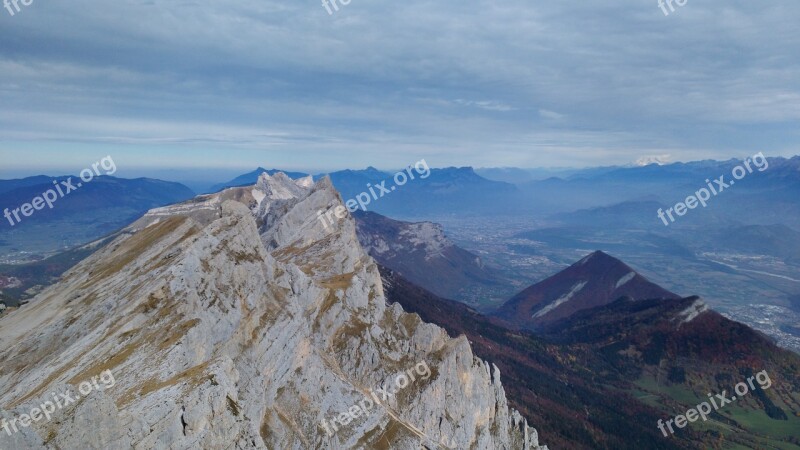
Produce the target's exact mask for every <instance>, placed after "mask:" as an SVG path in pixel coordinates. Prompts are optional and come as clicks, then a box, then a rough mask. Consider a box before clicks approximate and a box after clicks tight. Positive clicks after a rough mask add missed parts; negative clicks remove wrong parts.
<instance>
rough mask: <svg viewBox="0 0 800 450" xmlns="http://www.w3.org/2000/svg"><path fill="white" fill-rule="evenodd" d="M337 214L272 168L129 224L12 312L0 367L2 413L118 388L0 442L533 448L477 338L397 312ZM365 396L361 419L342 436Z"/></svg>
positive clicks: (322, 194) (4, 329)
mask: <svg viewBox="0 0 800 450" xmlns="http://www.w3.org/2000/svg"><path fill="white" fill-rule="evenodd" d="M259 198H260V200H259ZM341 206H343V205H342V203H341V197H340V196H339V194H338V193H337V192H336V191H335V190H334V189H332V186H331V185H330V180H329V179H327V178H323V179H322V180H320V181H319V182H318V183H317V184H316V185H315V186H313V187H311V188H308V189H303V188H301V187H300V186H298V183H295V182H294V181H293V180H291V179H290V178H289V177H287V176H286V175H285V174H281V173H276V174H274V175H269V174H263V175H261V174H260V175H259V177H258V180H257V182H256V184H255V185H252V184H251V185H249V186H243V187H237V188H231V189H225V190H223V191H221V192H218V193H216V194H211V195H205V196H200V197H197V198H195V199H193V200H190V201H188V202H184V203H182V204H178V205H172V206H169V207H166V208H161V209H158V210H151V211H150V212H149V213H148V214H147V215H146V216H145V217H143V218H142V219H140V220H139V221H137V222H136V223H134V224H133V225H132V226H130V227H128V228H126V229H124V230H123V231H122V232H120V234H119V236H118V237H117V238H115V239H114V241H113V242H112V243H110V244H108V245H107V246H105V247H103V248H101V249H99V250H98V251H97V252H95V253H94V254H92V255H91V256H89V257H88V258H87V259H85V260H84V261H83V262H81V263H80V264H79V265H78V266H75V268H73V269H72V270H71V271H69V272H68V273H66V274H65V275H64V277H63V278H62V280H61V281H60V282H59V283H58V284H56V285H55V286H52V288H50V289H48V290H47V291H45V292H44V293H43V294H42V295H40V296H39V297H37V298H36V299H35V301H34V302H33V303H35V307H30V308H23V309H20V310H18V311H15V312H14V316H3V317H2V318H0V321H2V322H0V323H1V324H2V326H0V341H1V342H3V343H4V345H3V346H2V347H0V359H2V361H3V364H4V365H6V364H7V365H8V366H7V367H14V370H12V371H8V372H7V373H4V375H3V377H2V380H0V381H1V382H2V385H1V386H0V387H2V389H0V404H2V405H4V408H5V407H6V406H5V405H13V407H14V412H17V413H18V412H21V411H31V410H33V409H34V408H35V407H36V406H37V405H41V404H42V402H43V401H44V400H46V398H44V397H42V396H43V395H48V396H49V394H47V393H50V392H68V391H69V390H70V389H68V386H67V385H73V386H75V385H77V384H78V383H81V382H83V383H82V385H83V384H89V383H88V380H90V379H91V380H93V381H94V380H95V379H96V378H97V375H98V374H99V373H100V372H101V371H103V370H106V371H107V372H108V374H109V375H111V374H112V373H113V377H114V380H115V381H114V384H115V385H114V386H113V389H108V390H107V391H105V390H102V391H99V392H93V393H92V394H91V395H92V396H91V397H86V398H85V399H84V398H81V401H82V403H79V404H78V405H76V406H75V407H73V408H71V409H64V410H59V412H58V413H57V414H58V415H57V416H56V418H57V420H53V421H52V423H50V424H49V425H47V426H44V425H42V426H37V425H35V424H32V426H31V427H30V428H26V429H25V431H24V432H21V433H19V434H18V435H15V436H14V437H13V438H12V439H14V441H12V442H9V441H8V440H6V439H5V433H0V446H2V447H3V448H8V447H11V448H41V447H43V446H45V445H44V444H42V443H43V442H46V443H48V444H47V445H50V446H52V447H58V448H86V447H87V446H89V447H96V448H153V447H170V448H194V447H198V446H199V445H200V444H202V446H204V447H208V448H227V447H237V448H357V447H365V448H385V447H386V446H388V445H389V443H391V445H392V446H396V447H398V448H420V447H421V446H425V447H428V448H432V447H433V446H437V447H438V445H436V444H435V443H436V442H440V440H441V439H443V438H445V439H446V440H447V442H448V443H450V445H449V446H450V447H452V448H469V447H471V446H475V445H476V444H475V443H478V444H477V445H479V446H481V447H482V448H514V449H521V450H539V449H540V446H539V444H538V434H537V432H536V430H534V429H533V428H531V427H529V426H528V424H527V422H526V420H525V419H524V418H522V417H521V416H520V415H519V413H517V412H516V411H514V410H513V409H512V408H510V407H509V406H508V401H507V400H506V397H505V393H504V392H505V391H504V389H503V386H502V384H501V382H500V379H499V373H498V371H497V370H496V369H495V370H491V369H492V367H493V366H491V365H490V364H489V363H486V362H484V361H482V360H480V359H478V358H476V357H474V355H473V353H472V350H471V347H470V344H469V342H468V341H467V339H466V338H463V337H462V338H459V339H451V338H450V337H449V336H448V335H447V333H446V332H445V330H443V329H442V328H440V327H438V326H435V325H431V324H427V323H424V322H422V321H421V320H420V318H419V316H416V315H412V314H408V313H406V312H404V311H403V309H402V308H401V307H400V306H399V305H393V306H391V307H389V306H387V302H386V298H385V294H384V288H383V285H382V282H381V277H380V273H379V271H378V267H377V265H376V263H375V261H374V260H373V259H372V258H370V257H368V256H367V255H366V253H365V252H364V250H363V248H362V247H361V246H360V245H359V243H358V240H357V238H356V230H355V223H354V220H353V218H352V216H350V215H349V214H344V215H343V216H342V215H341V214H339V216H337V217H336V218H335V219H334V221H333V222H332V223H323V221H321V220H319V216H318V213H320V212H328V211H330V210H331V208H334V209H338V208H339V207H341ZM9 317H13V318H12V319H11V320H14V321H15V322H13V323H9V322H8V320H9ZM65 319H68V320H65ZM8 325H11V326H8ZM24 346H26V350H25V351H24V352H19V351H17V350H16V349H19V348H21V347H24ZM65 357H68V359H67V361H68V363H64V362H63V361H64V360H65ZM4 367H5V366H4ZM423 368H424V369H425V370H424V371H423ZM412 371H413V373H415V374H416V375H417V378H414V375H413V373H412ZM103 373H106V372H103ZM92 376H95V378H90V377H92ZM409 377H410V379H409ZM403 381H405V385H403ZM95 385H96V381H95ZM374 386H379V387H384V388H388V389H389V391H388V392H390V393H391V394H392V397H391V398H389V399H388V400H389V401H388V402H382V401H378V397H377V393H374V392H373V393H372V395H373V398H374V399H375V400H376V401H375V402H374V403H373V402H372V401H370V407H369V408H367V407H366V406H364V405H365V403H364V402H365V400H364V399H365V398H368V397H367V394H366V390H367V389H368V388H370V387H374ZM107 387H110V386H107ZM395 388H401V389H403V390H402V394H401V395H397V396H396V397H395V396H394V393H395V392H397V389H395ZM71 390H72V391H73V392H74V389H71ZM81 392H82V393H83V388H82V389H81ZM383 398H384V400H386V399H387V397H385V396H384V397H383ZM84 402H90V403H84ZM359 402H360V403H361V407H362V409H363V410H364V411H365V415H364V416H359V415H357V414H355V415H354V418H353V419H352V425H351V426H342V427H341V428H338V427H337V426H336V425H335V424H336V422H335V420H336V419H337V418H338V417H341V415H342V413H343V412H345V411H348V410H351V411H352V406H353V405H357V404H359ZM367 410H368V411H369V413H368V414H367V413H366V411H367ZM11 414H12V412H11V411H6V410H4V409H3V408H0V417H4V418H8V417H11ZM338 420H341V421H342V422H339V424H340V425H348V424H350V423H351V419H348V420H347V421H346V422H344V419H338ZM74 423H79V424H81V423H101V424H102V425H103V426H102V427H95V428H85V429H81V428H75V427H71V426H70V424H74ZM329 427H330V428H332V429H333V430H335V431H336V433H331V431H330V429H329Z"/></svg>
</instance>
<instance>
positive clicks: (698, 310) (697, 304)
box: [678, 299, 708, 323]
mask: <svg viewBox="0 0 800 450" xmlns="http://www.w3.org/2000/svg"><path fill="white" fill-rule="evenodd" d="M706 311H708V305H706V302H704V301H703V300H701V299H697V300H695V301H694V303H692V304H691V305H689V307H688V308H686V309H684V310H683V311H681V312H679V313H678V318H682V319H683V320H681V323H689V322H691V321H692V320H694V319H695V318H696V317H697V316H699V315H700V314H702V313H704V312H706Z"/></svg>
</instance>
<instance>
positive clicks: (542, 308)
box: [495, 251, 679, 329]
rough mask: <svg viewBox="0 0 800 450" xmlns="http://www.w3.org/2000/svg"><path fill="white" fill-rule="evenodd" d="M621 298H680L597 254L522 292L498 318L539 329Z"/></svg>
mask: <svg viewBox="0 0 800 450" xmlns="http://www.w3.org/2000/svg"><path fill="white" fill-rule="evenodd" d="M622 296H628V297H631V298H634V299H637V300H639V299H653V298H660V299H675V298H679V297H678V296H677V295H676V294H673V293H672V292H669V291H667V290H665V289H663V288H661V287H660V286H658V285H656V284H654V283H651V282H650V281H648V280H647V279H646V278H644V277H643V276H641V275H639V274H638V273H636V271H634V270H633V269H631V268H630V267H629V266H628V265H626V264H625V263H623V262H622V261H620V260H618V259H616V258H614V257H612V256H609V255H607V254H605V253H603V252H601V251H597V252H594V253H592V254H590V255H588V256H586V257H584V258H583V259H581V260H580V261H578V262H577V263H575V264H573V265H571V266H570V267H568V268H566V269H564V270H563V271H561V272H559V273H557V274H555V275H553V276H551V277H550V278H547V279H546V280H544V281H541V282H539V283H536V284H534V285H533V286H530V287H529V288H527V289H525V290H523V291H522V292H520V293H519V294H517V295H515V296H514V297H512V298H511V299H510V300H508V301H507V302H506V303H505V304H504V305H503V306H501V307H500V308H499V309H498V310H497V312H496V313H495V314H496V316H497V317H499V318H501V319H503V320H506V321H508V322H509V323H511V324H513V325H514V326H517V327H520V328H528V329H536V328H539V327H542V326H543V325H546V324H550V323H552V322H554V321H557V320H559V319H563V318H565V317H569V316H570V315H572V314H575V313H576V312H578V311H581V310H584V309H588V308H592V307H596V306H601V305H605V304H608V303H611V302H613V301H614V300H616V299H618V298H620V297H622Z"/></svg>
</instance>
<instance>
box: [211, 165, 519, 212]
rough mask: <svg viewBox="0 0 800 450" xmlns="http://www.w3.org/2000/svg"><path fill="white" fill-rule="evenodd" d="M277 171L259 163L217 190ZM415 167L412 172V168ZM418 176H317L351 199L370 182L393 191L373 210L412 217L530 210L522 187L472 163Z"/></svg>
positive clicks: (354, 172) (372, 172) (382, 173)
mask: <svg viewBox="0 0 800 450" xmlns="http://www.w3.org/2000/svg"><path fill="white" fill-rule="evenodd" d="M277 171H278V170H276V169H272V170H265V169H262V168H259V169H257V170H255V171H253V172H249V173H247V174H243V175H241V176H239V177H237V178H235V179H233V180H231V181H228V182H226V183H222V184H219V185H217V186H215V187H214V188H213V190H214V191H216V190H219V189H222V188H224V187H230V186H246V185H252V184H255V182H256V179H257V178H258V176H259V174H260V173H263V172H267V173H269V174H271V175H273V174H275V173H276V172H277ZM412 172H413V171H412ZM286 174H287V175H289V176H290V177H291V178H299V177H304V176H306V174H303V173H297V172H286ZM414 174H415V176H414V179H413V180H408V181H406V182H405V183H404V184H403V185H402V186H395V182H394V181H393V177H394V175H395V172H385V171H381V170H378V169H376V168H374V167H368V168H366V169H363V170H341V171H337V172H331V173H329V174H317V175H314V179H319V178H321V177H322V176H325V175H327V176H329V177H330V179H331V181H332V182H333V185H334V186H335V187H336V189H337V190H338V191H339V193H340V194H341V195H342V198H343V199H344V200H345V201H347V200H349V199H354V198H356V196H358V195H359V194H362V193H367V194H369V192H370V187H372V188H373V190H374V191H375V192H376V193H378V192H380V191H377V190H375V189H376V188H375V186H378V185H381V183H382V182H385V184H384V186H385V187H386V188H387V189H389V188H390V187H392V186H394V187H396V189H395V190H391V192H390V193H387V194H384V195H382V196H380V197H378V198H377V199H375V198H374V196H373V197H372V198H371V201H370V204H369V205H368V206H367V210H368V211H375V212H378V213H380V214H383V215H388V216H392V217H398V218H413V217H419V216H422V215H427V214H463V215H480V214H495V213H501V214H518V213H519V212H520V211H521V210H525V209H526V207H525V203H524V202H523V201H522V198H521V197H520V195H521V192H520V191H519V190H518V189H517V188H516V187H515V186H514V185H513V184H510V183H504V182H499V181H491V180H487V179H486V178H483V177H481V176H480V175H478V174H477V173H475V171H474V170H473V169H472V168H471V167H448V168H443V169H430V173H429V174H427V175H423V176H425V178H422V177H421V176H420V175H419V174H417V173H416V172H414Z"/></svg>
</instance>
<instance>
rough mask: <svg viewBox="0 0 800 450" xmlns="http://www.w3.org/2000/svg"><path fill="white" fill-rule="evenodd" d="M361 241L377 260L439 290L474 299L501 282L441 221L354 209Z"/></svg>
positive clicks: (449, 296)
mask: <svg viewBox="0 0 800 450" xmlns="http://www.w3.org/2000/svg"><path fill="white" fill-rule="evenodd" d="M353 216H354V218H355V219H356V225H357V232H358V240H359V242H360V243H361V246H362V247H363V248H364V250H365V251H366V252H367V253H368V254H369V255H370V256H372V257H373V258H375V260H376V261H377V262H378V263H379V264H381V265H383V266H386V267H389V268H391V269H393V270H395V271H397V272H399V273H401V274H402V275H403V276H404V277H405V278H407V279H409V280H410V281H412V282H413V283H414V284H417V285H419V286H422V287H424V288H426V289H428V290H430V291H431V292H434V293H436V294H437V295H440V296H443V297H447V298H453V299H456V300H459V301H464V302H466V303H470V302H471V301H474V300H475V299H476V298H477V299H480V298H482V297H485V296H486V295H489V294H490V293H491V291H492V289H493V288H496V287H497V286H498V285H499V284H501V283H502V279H501V278H500V277H499V275H498V274H497V273H495V271H494V270H492V269H489V268H488V267H486V266H485V265H484V264H483V262H482V261H481V259H480V258H479V257H478V256H476V255H475V254H473V253H470V252H468V251H466V250H464V249H462V248H460V247H458V246H456V245H455V244H453V242H451V241H450V240H449V239H448V238H447V237H446V236H445V234H444V230H443V228H442V226H441V225H439V224H435V223H432V222H417V223H410V222H401V221H397V220H392V219H389V218H388V217H384V216H382V215H380V214H377V213H374V212H371V211H368V212H363V211H356V212H355V213H354V214H353Z"/></svg>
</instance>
